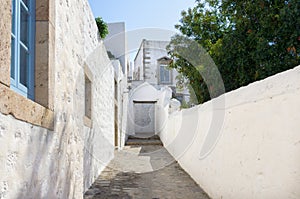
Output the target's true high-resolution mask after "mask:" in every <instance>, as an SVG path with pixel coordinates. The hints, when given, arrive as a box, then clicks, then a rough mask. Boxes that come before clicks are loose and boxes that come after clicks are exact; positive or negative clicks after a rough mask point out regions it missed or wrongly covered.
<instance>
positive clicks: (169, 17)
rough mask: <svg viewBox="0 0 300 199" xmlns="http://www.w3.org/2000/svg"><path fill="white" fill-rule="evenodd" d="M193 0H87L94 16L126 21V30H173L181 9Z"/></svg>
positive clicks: (187, 6)
mask: <svg viewBox="0 0 300 199" xmlns="http://www.w3.org/2000/svg"><path fill="white" fill-rule="evenodd" d="M194 2H195V0H110V1H101V0H89V3H90V6H91V8H92V11H93V13H94V16H95V17H98V16H99V17H102V18H103V19H104V21H106V22H108V23H109V22H120V21H124V22H125V23H126V30H127V31H131V30H136V29H141V28H160V29H165V30H171V31H175V28H174V25H175V24H177V23H178V21H179V19H180V18H181V15H180V13H181V11H182V10H187V8H189V7H193V5H194Z"/></svg>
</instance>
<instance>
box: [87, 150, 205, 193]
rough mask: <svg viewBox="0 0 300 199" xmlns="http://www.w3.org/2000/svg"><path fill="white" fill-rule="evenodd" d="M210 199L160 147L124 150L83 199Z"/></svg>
mask: <svg viewBox="0 0 300 199" xmlns="http://www.w3.org/2000/svg"><path fill="white" fill-rule="evenodd" d="M106 198H116V199H119V198H122V199H129V198H130V199H131V198H137V199H144V198H145V199H148V198H149V199H165V198H166V199H175V198H180V199H209V197H208V196H207V195H206V193H205V192H204V191H203V190H202V189H201V188H200V187H199V186H198V185H197V184H196V183H195V182H194V181H193V180H192V179H191V177H190V176H189V175H188V174H187V173H186V172H185V171H184V170H183V169H182V168H181V167H180V166H179V164H178V163H177V162H175V161H174V159H173V158H172V156H171V155H170V154H169V153H168V152H167V150H166V149H165V148H163V147H162V146H126V147H125V149H124V150H122V151H116V152H115V158H114V159H113V160H112V161H111V162H110V164H109V165H108V167H106V169H105V170H104V171H103V172H102V174H101V175H100V176H99V177H98V179H97V180H96V181H95V183H94V184H93V185H92V186H91V188H90V189H89V190H88V191H87V192H86V193H85V195H84V199H106Z"/></svg>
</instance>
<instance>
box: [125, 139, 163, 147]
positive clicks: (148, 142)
mask: <svg viewBox="0 0 300 199" xmlns="http://www.w3.org/2000/svg"><path fill="white" fill-rule="evenodd" d="M126 145H127V146H129V145H130V146H133V145H135V146H141V145H160V146H163V144H162V142H161V141H160V140H157V139H155V140H149V139H148V140H147V139H128V140H127V142H126Z"/></svg>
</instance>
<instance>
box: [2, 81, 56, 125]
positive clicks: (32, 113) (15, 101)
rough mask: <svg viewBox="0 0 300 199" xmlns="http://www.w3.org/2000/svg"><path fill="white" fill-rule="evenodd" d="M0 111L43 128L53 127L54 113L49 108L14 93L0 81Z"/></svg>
mask: <svg viewBox="0 0 300 199" xmlns="http://www.w3.org/2000/svg"><path fill="white" fill-rule="evenodd" d="M0 112H1V113H3V114H6V115H8V114H11V115H13V116H14V117H15V118H17V119H19V120H22V121H26V122H29V123H31V124H34V125H38V126H42V127H44V128H48V129H51V130H53V128H54V114H53V112H52V111H51V110H49V109H47V108H45V107H43V106H41V105H39V104H37V103H35V102H33V101H31V100H29V99H27V98H25V97H23V96H21V95H19V94H17V93H15V92H14V91H12V90H11V89H10V88H8V87H6V86H4V85H3V84H1V83H0Z"/></svg>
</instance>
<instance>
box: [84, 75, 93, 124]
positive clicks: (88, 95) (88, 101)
mask: <svg viewBox="0 0 300 199" xmlns="http://www.w3.org/2000/svg"><path fill="white" fill-rule="evenodd" d="M84 89H85V116H86V117H87V118H89V119H91V118H92V82H91V80H90V79H89V78H88V76H87V75H85V83H84Z"/></svg>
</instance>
